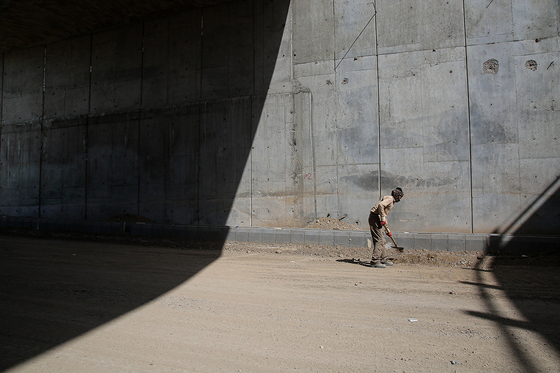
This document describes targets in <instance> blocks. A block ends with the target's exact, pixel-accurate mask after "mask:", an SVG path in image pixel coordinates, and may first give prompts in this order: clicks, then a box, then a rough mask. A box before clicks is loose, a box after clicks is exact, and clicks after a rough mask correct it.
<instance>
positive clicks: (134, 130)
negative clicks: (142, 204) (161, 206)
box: [86, 114, 139, 220]
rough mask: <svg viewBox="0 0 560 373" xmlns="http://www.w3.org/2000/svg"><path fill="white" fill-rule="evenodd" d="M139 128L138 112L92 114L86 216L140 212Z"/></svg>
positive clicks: (89, 133) (98, 216)
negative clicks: (95, 115) (104, 114)
mask: <svg viewBox="0 0 560 373" xmlns="http://www.w3.org/2000/svg"><path fill="white" fill-rule="evenodd" d="M138 130H139V118H138V115H136V116H133V115H127V114H119V115H109V116H101V117H93V118H90V123H89V126H88V159H87V161H88V163H87V170H88V175H87V214H86V218H87V219H90V220H105V219H107V218H110V217H112V216H113V215H117V214H138Z"/></svg>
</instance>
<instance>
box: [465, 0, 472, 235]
mask: <svg viewBox="0 0 560 373" xmlns="http://www.w3.org/2000/svg"><path fill="white" fill-rule="evenodd" d="M463 35H464V38H465V81H466V85H467V87H466V88H467V123H468V141H469V178H470V180H469V186H470V193H471V233H474V203H473V169H472V165H473V163H472V138H471V133H472V132H471V91H470V85H469V53H468V46H467V14H466V8H465V0H463Z"/></svg>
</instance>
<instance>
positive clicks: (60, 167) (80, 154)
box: [41, 117, 87, 220]
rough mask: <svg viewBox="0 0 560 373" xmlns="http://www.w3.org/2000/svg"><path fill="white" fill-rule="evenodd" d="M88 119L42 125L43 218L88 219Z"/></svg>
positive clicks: (82, 118) (49, 122)
mask: <svg viewBox="0 0 560 373" xmlns="http://www.w3.org/2000/svg"><path fill="white" fill-rule="evenodd" d="M86 120H87V119H86V118H84V117H80V118H78V119H74V120H55V121H47V122H45V124H44V126H43V132H42V143H43V149H42V153H43V154H42V157H41V217H42V218H51V219H60V220H65V219H85V203H86V198H85V197H86V192H85V190H86V154H87V153H86V151H87V149H86V133H87V130H86V128H87V127H86V125H87V124H86ZM60 144H65V146H60Z"/></svg>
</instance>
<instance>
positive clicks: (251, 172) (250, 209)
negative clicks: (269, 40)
mask: <svg viewBox="0 0 560 373" xmlns="http://www.w3.org/2000/svg"><path fill="white" fill-rule="evenodd" d="M255 7H256V4H255V1H254V0H253V2H252V7H251V8H252V9H253V17H252V19H253V94H252V96H251V132H250V133H251V143H250V145H249V146H250V148H249V156H248V157H247V163H248V164H249V226H250V227H252V226H253V141H255V134H256V132H257V128H258V126H259V124H258V123H257V124H256V126H257V128H254V126H255V116H254V111H253V109H254V107H255V101H256V100H257V97H258V95H257V74H256V70H257V59H256V56H257V36H256V32H257V25H258V23H257V22H256V16H255V14H256V9H255ZM261 11H262V10H261ZM262 12H263V13H264V11H262ZM263 18H264V16H263ZM263 23H264V19H263ZM263 44H264V43H263ZM261 49H262V50H263V51H264V48H261ZM262 58H264V57H262ZM263 71H264V69H263ZM262 93H264V97H263V111H264V103H265V102H266V97H267V95H268V90H267V92H262ZM242 180H243V171H242V172H241V178H240V181H239V182H240V183H241V181H242Z"/></svg>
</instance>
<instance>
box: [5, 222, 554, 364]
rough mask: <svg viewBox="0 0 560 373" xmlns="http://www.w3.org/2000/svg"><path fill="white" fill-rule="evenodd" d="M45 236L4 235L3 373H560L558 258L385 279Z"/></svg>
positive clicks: (399, 257)
mask: <svg viewBox="0 0 560 373" xmlns="http://www.w3.org/2000/svg"><path fill="white" fill-rule="evenodd" d="M8 233H9V234H8ZM37 234H39V235H40V236H42V237H36V235H37ZM34 235H35V236H32V235H31V234H29V233H28V234H24V233H23V232H19V233H18V232H13V231H12V232H4V235H0V256H1V257H0V269H1V271H0V280H1V283H2V284H3V287H2V290H1V291H0V306H1V307H0V348H1V350H0V354H1V355H0V361H1V362H2V365H1V366H0V371H4V370H6V371H9V372H46V371H49V372H50V371H57V372H77V371H79V372H286V371H305V372H375V371H379V372H393V371H394V372H455V371H456V372H489V371H490V372H512V371H514V372H515V371H518V372H547V371H550V372H556V371H558V366H560V353H559V351H560V338H559V337H558V336H559V335H560V334H559V332H560V323H559V322H558V315H559V314H560V289H559V287H558V284H559V281H558V280H559V278H560V271H558V267H557V261H555V259H554V257H553V256H548V257H538V258H527V257H485V256H483V255H482V254H481V253H445V252H406V251H405V252H404V253H402V254H401V253H394V254H395V255H394V256H395V263H396V265H395V266H393V267H388V268H385V269H373V268H369V267H366V266H364V265H361V263H362V262H365V261H366V260H367V259H368V258H369V255H370V254H371V253H370V250H367V249H365V248H364V249H347V248H336V247H334V248H333V247H321V246H310V245H304V246H295V245H290V246H275V245H257V244H243V243H235V242H228V243H226V244H214V245H208V244H203V243H193V242H185V241H174V240H161V239H159V240H157V239H145V238H137V239H130V238H127V239H124V238H114V237H113V238H107V237H102V236H96V237H93V236H90V237H85V236H81V237H76V236H72V235H69V234H54V235H52V234H50V235H46V236H48V237H45V234H44V233H41V234H40V233H35V234H34Z"/></svg>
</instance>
